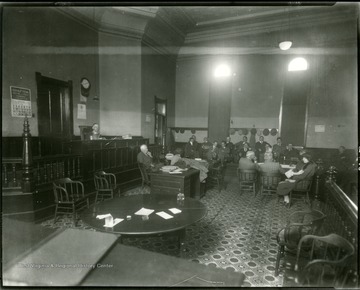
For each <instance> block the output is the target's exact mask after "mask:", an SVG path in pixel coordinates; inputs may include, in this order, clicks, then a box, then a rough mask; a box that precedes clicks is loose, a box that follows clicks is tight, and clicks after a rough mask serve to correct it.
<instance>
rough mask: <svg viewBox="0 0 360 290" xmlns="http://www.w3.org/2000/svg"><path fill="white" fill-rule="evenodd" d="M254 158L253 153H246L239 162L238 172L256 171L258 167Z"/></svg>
mask: <svg viewBox="0 0 360 290" xmlns="http://www.w3.org/2000/svg"><path fill="white" fill-rule="evenodd" d="M255 161H256V157H255V152H254V151H248V152H247V153H246V158H244V157H242V158H240V160H239V169H240V170H258V169H259V165H258V164H257V163H255Z"/></svg>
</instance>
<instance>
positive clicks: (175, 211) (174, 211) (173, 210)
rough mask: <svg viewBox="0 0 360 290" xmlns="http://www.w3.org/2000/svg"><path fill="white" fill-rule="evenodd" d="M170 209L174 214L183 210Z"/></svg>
mask: <svg viewBox="0 0 360 290" xmlns="http://www.w3.org/2000/svg"><path fill="white" fill-rule="evenodd" d="M169 211H171V212H172V213H173V214H177V213H181V210H180V209H177V208H169Z"/></svg>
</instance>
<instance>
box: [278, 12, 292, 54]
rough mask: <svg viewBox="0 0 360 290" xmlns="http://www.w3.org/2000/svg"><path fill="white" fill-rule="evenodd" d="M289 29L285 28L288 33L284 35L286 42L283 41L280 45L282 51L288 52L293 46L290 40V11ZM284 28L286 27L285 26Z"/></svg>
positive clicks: (288, 16) (288, 17)
mask: <svg viewBox="0 0 360 290" xmlns="http://www.w3.org/2000/svg"><path fill="white" fill-rule="evenodd" d="M287 20H288V21H287V27H285V31H286V33H283V34H284V35H285V34H286V35H285V36H284V35H283V38H284V39H285V40H283V41H281V42H280V43H279V48H280V49H281V50H288V49H290V47H291V46H292V41H290V40H289V34H290V33H289V30H290V15H289V11H287ZM283 27H284V25H283Z"/></svg>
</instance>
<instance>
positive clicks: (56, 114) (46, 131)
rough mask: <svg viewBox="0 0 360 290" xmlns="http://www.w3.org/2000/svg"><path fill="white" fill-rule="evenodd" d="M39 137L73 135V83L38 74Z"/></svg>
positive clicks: (67, 136)
mask: <svg viewBox="0 0 360 290" xmlns="http://www.w3.org/2000/svg"><path fill="white" fill-rule="evenodd" d="M36 81H37V93H38V96H37V106H38V124H39V136H52V137H61V138H70V137H71V136H72V135H73V116H72V109H71V108H72V98H71V96H72V82H71V81H69V82H64V81H60V80H56V79H52V78H48V77H44V76H42V75H41V74H40V73H36Z"/></svg>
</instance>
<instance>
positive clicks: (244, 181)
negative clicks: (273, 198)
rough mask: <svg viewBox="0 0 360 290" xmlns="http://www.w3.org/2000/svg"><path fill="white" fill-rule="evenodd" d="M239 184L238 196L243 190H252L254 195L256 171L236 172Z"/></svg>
mask: <svg viewBox="0 0 360 290" xmlns="http://www.w3.org/2000/svg"><path fill="white" fill-rule="evenodd" d="M237 174H238V178H239V183H240V188H239V189H240V194H241V193H242V191H243V190H248V189H250V190H252V191H253V193H254V195H256V182H257V171H256V170H240V169H239V168H238V170H237Z"/></svg>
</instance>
